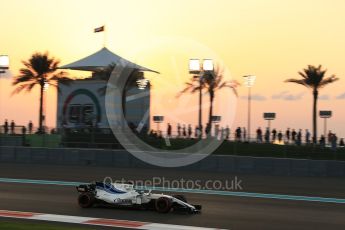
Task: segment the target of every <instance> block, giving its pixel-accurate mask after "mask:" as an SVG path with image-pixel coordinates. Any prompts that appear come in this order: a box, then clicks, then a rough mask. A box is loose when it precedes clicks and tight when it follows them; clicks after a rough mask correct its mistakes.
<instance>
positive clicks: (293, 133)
mask: <svg viewBox="0 0 345 230" xmlns="http://www.w3.org/2000/svg"><path fill="white" fill-rule="evenodd" d="M296 135H297V132H296V131H295V129H292V132H291V140H292V142H293V143H296Z"/></svg>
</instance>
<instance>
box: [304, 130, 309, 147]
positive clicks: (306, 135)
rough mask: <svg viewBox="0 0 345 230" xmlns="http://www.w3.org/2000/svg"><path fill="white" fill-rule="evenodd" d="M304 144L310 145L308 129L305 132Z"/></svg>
mask: <svg viewBox="0 0 345 230" xmlns="http://www.w3.org/2000/svg"><path fill="white" fill-rule="evenodd" d="M305 143H307V144H310V132H309V130H308V129H306V130H305Z"/></svg>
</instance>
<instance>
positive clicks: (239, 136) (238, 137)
mask: <svg viewBox="0 0 345 230" xmlns="http://www.w3.org/2000/svg"><path fill="white" fill-rule="evenodd" d="M241 133H242V131H241V128H240V127H238V128H237V129H236V131H235V136H236V141H241Z"/></svg>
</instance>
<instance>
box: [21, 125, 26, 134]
mask: <svg viewBox="0 0 345 230" xmlns="http://www.w3.org/2000/svg"><path fill="white" fill-rule="evenodd" d="M22 134H23V135H25V134H26V127H25V126H23V127H22Z"/></svg>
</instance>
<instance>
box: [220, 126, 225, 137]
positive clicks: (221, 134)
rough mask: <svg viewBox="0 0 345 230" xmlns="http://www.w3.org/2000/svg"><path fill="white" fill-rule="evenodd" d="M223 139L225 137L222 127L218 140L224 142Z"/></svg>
mask: <svg viewBox="0 0 345 230" xmlns="http://www.w3.org/2000/svg"><path fill="white" fill-rule="evenodd" d="M224 137H225V129H224V128H223V127H222V128H221V129H220V140H224Z"/></svg>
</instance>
